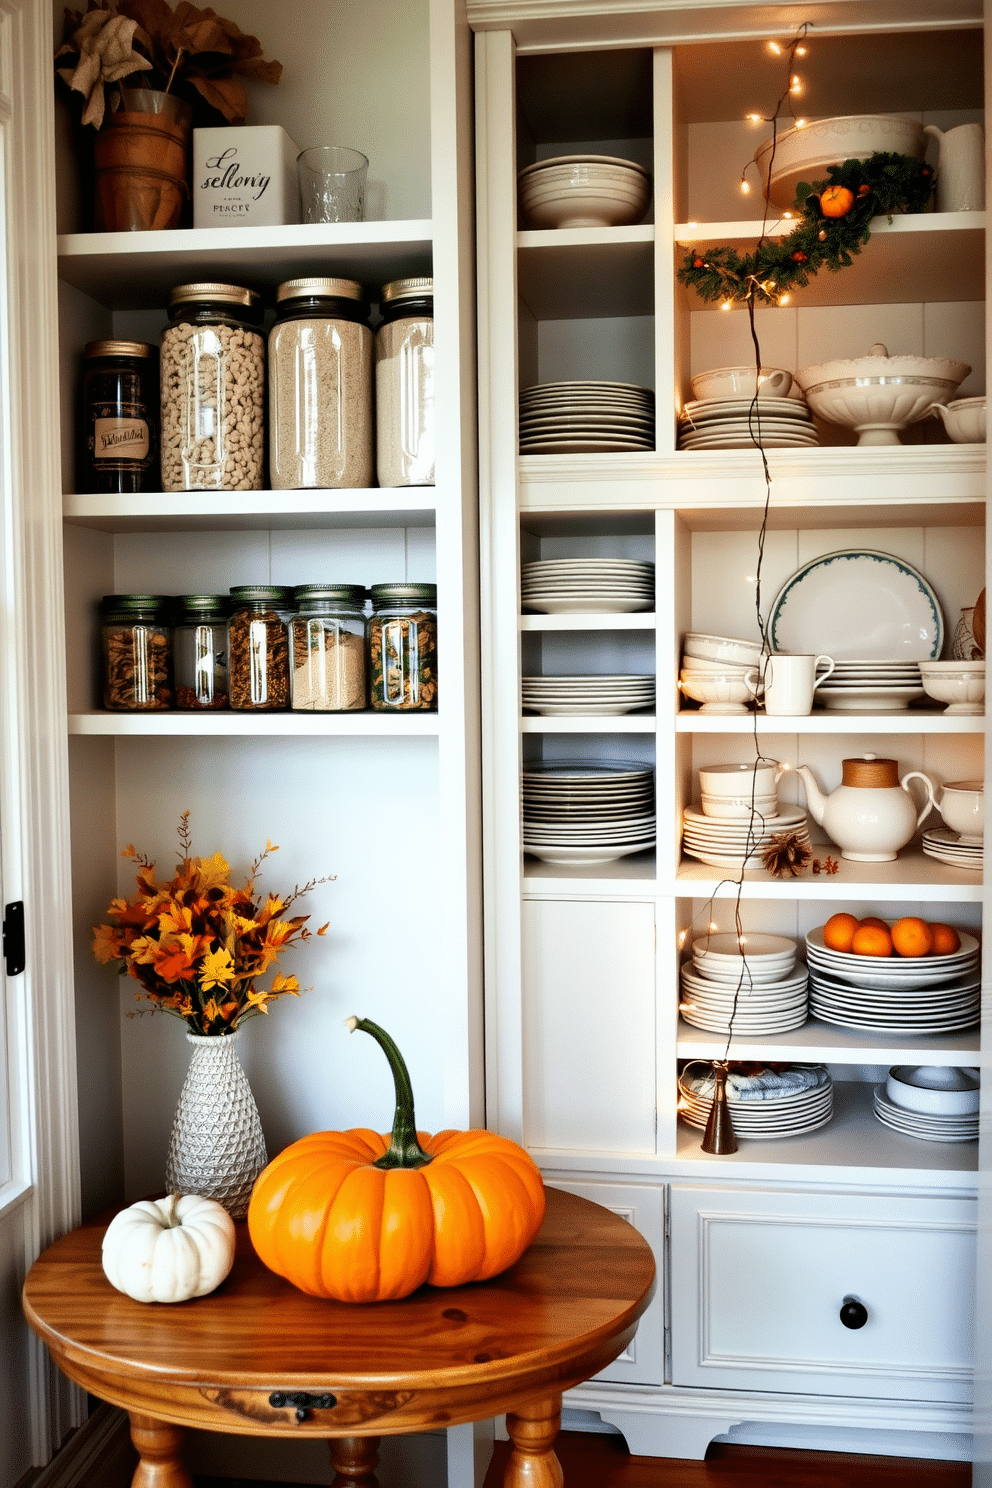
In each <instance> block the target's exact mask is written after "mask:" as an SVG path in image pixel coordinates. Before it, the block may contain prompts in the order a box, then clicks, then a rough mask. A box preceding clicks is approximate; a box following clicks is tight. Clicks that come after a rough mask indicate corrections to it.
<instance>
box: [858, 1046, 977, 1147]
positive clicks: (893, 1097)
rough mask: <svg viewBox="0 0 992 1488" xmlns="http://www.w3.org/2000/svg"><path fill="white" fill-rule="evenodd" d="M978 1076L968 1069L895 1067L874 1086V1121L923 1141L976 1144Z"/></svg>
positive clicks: (911, 1065) (933, 1065)
mask: <svg viewBox="0 0 992 1488" xmlns="http://www.w3.org/2000/svg"><path fill="white" fill-rule="evenodd" d="M980 1085H981V1077H980V1075H979V1071H978V1070H977V1069H974V1068H965V1069H958V1068H957V1067H956V1066H954V1065H935V1064H920V1065H913V1064H897V1065H894V1066H893V1068H892V1069H890V1070H889V1076H888V1079H887V1080H886V1082H885V1084H884V1085H876V1086H875V1094H874V1110H875V1115H876V1116H877V1118H878V1120H879V1121H881V1122H882V1124H883V1125H884V1126H888V1127H890V1128H891V1129H892V1130H893V1131H897V1132H901V1133H902V1135H903V1136H905V1137H916V1138H917V1139H919V1140H921V1141H924V1142H977V1140H978V1101H979V1095H980Z"/></svg>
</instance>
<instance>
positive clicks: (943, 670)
mask: <svg viewBox="0 0 992 1488" xmlns="http://www.w3.org/2000/svg"><path fill="white" fill-rule="evenodd" d="M920 680H921V682H922V683H923V690H924V692H925V693H926V694H927V696H928V697H932V698H934V699H935V700H936V701H937V702H938V703H946V704H947V707H946V709H945V710H944V711H945V712H947V713H963V714H966V715H968V716H970V717H972V718H973V717H975V716H976V714H979V713H983V712H984V711H985V709H984V703H985V663H984V661H921V662H920ZM950 825H951V824H950V822H948V826H950Z"/></svg>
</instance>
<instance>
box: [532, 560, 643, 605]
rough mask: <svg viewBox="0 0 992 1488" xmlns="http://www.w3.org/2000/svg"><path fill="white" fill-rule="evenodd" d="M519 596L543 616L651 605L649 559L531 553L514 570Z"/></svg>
mask: <svg viewBox="0 0 992 1488" xmlns="http://www.w3.org/2000/svg"><path fill="white" fill-rule="evenodd" d="M520 598H521V601H522V603H523V606H524V608H525V609H527V610H541V611H542V612H543V613H544V614H546V615H568V614H584V613H589V614H611V615H619V614H625V613H628V612H630V611H632V610H653V609H654V564H653V563H651V562H648V561H647V560H644V559H640V558H537V559H535V560H534V561H533V562H532V563H524V564H522V565H521V570H520Z"/></svg>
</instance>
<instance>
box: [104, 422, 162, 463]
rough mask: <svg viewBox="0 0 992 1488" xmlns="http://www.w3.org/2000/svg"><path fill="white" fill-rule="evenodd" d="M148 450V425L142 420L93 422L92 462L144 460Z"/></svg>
mask: <svg viewBox="0 0 992 1488" xmlns="http://www.w3.org/2000/svg"><path fill="white" fill-rule="evenodd" d="M148 450H149V441H148V425H147V423H146V422H145V420H144V419H137V418H98V419H94V420H93V459H94V460H97V461H99V460H110V461H114V462H116V461H118V460H146V459H147V458H148Z"/></svg>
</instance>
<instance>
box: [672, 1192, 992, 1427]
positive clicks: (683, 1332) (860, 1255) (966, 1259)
mask: <svg viewBox="0 0 992 1488" xmlns="http://www.w3.org/2000/svg"><path fill="white" fill-rule="evenodd" d="M671 1268H672V1303H671V1312H672V1382H673V1383H674V1384H676V1385H711V1386H719V1387H724V1388H731V1389H733V1388H744V1389H750V1390H774V1391H799V1392H802V1393H815V1394H829V1395H872V1396H877V1397H881V1398H885V1399H911V1400H947V1401H962V1400H968V1399H970V1398H971V1366H972V1347H973V1341H972V1320H973V1310H974V1277H975V1204H974V1202H973V1201H971V1200H969V1199H925V1198H892V1197H886V1196H884V1195H850V1194H843V1195H839V1194H823V1193H776V1192H770V1191H767V1190H765V1191H761V1190H759V1191H755V1190H753V1189H752V1190H748V1191H747V1192H743V1191H738V1190H731V1189H720V1188H691V1187H687V1186H684V1185H673V1187H672V1191H671ZM849 1296H850V1297H854V1298H856V1299H857V1300H858V1301H860V1302H861V1303H862V1304H863V1305H864V1307H865V1308H866V1309H867V1314H868V1316H867V1322H866V1323H865V1324H864V1325H863V1326H862V1327H860V1328H856V1329H852V1328H849V1327H845V1326H844V1324H843V1323H842V1322H841V1320H840V1310H841V1307H842V1306H843V1305H844V1299H845V1297H849Z"/></svg>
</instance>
